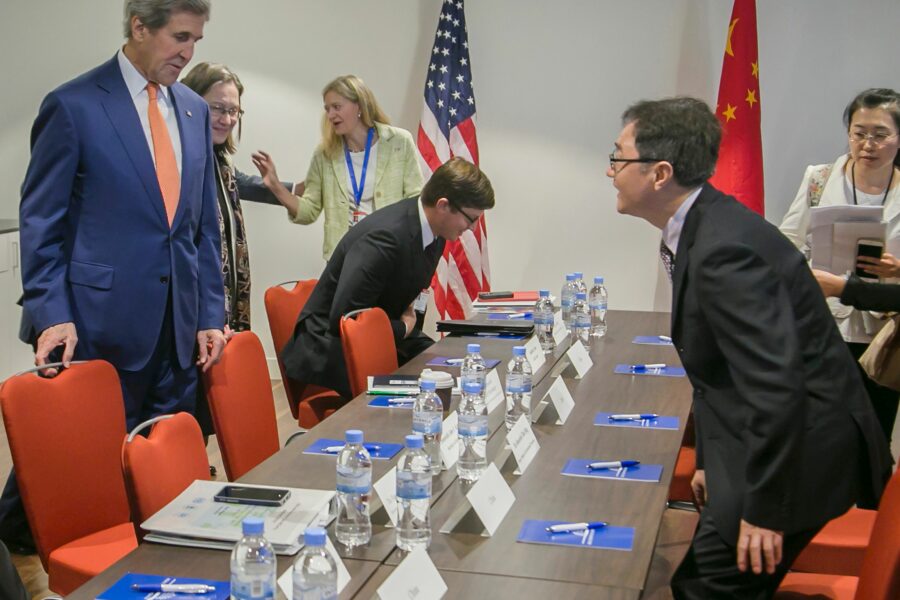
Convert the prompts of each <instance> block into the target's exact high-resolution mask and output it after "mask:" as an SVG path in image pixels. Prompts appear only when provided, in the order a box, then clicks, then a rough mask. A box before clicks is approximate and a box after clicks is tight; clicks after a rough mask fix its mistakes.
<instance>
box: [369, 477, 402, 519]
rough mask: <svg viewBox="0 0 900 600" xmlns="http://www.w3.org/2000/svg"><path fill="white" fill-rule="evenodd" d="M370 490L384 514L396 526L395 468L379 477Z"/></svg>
mask: <svg viewBox="0 0 900 600" xmlns="http://www.w3.org/2000/svg"><path fill="white" fill-rule="evenodd" d="M372 488H373V489H374V490H375V493H376V494H378V498H379V499H380V500H381V504H382V505H383V506H384V510H385V512H387V514H388V517H390V519H391V523H392V524H393V525H394V527H396V526H397V467H391V470H390V471H388V472H387V473H385V474H384V475H382V476H381V479H379V480H378V481H376V482H375V483H374V484H373V485H372Z"/></svg>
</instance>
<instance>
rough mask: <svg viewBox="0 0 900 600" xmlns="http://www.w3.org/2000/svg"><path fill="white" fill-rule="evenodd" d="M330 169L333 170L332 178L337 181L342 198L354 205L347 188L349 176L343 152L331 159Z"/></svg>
mask: <svg viewBox="0 0 900 600" xmlns="http://www.w3.org/2000/svg"><path fill="white" fill-rule="evenodd" d="M331 168H332V169H333V170H334V178H335V179H336V180H337V184H338V187H339V188H341V193H343V194H344V198H345V199H346V200H347V202H353V203H354V204H355V203H356V201H355V200H353V199H352V196H351V195H350V189H349V188H348V187H347V178H348V177H349V176H350V173H349V172H348V171H347V159H345V158H344V152H343V150H341V152H339V153H338V156H337V157H336V158H333V159H331Z"/></svg>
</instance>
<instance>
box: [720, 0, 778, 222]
mask: <svg viewBox="0 0 900 600" xmlns="http://www.w3.org/2000/svg"><path fill="white" fill-rule="evenodd" d="M759 102H760V96H759V53H758V50H757V44H756V0H734V8H733V9H732V11H731V21H729V23H728V40H727V41H726V42H725V60H724V61H723V63H722V79H721V81H720V82H719V101H718V104H717V105H716V117H718V119H719V122H720V123H722V146H721V148H720V149H719V162H718V163H716V172H715V174H714V175H713V177H712V179H711V180H710V182H711V183H712V184H713V185H714V186H716V188H718V189H720V190H721V191H723V192H725V193H726V194H731V195H732V196H734V197H735V198H737V199H738V200H740V201H741V202H742V203H744V204H745V205H747V206H748V207H749V208H751V209H753V210H755V211H756V212H758V213H759V214H761V215H762V214H764V213H765V203H764V202H763V194H764V192H763V163H762V139H761V136H760V130H759V122H760V121H759Z"/></svg>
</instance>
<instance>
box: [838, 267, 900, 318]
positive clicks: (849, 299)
mask: <svg viewBox="0 0 900 600" xmlns="http://www.w3.org/2000/svg"><path fill="white" fill-rule="evenodd" d="M841 304H846V305H847V306H852V307H853V308H858V309H859V310H882V311H898V310H900V285H898V284H896V283H875V282H868V281H863V280H862V279H860V278H859V277H857V276H856V275H851V276H850V278H849V279H848V280H847V285H845V286H844V292H843V293H842V294H841Z"/></svg>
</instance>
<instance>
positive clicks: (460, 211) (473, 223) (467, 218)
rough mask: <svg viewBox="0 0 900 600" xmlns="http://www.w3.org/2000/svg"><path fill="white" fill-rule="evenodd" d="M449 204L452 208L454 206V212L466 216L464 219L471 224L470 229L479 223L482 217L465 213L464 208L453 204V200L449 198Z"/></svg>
mask: <svg viewBox="0 0 900 600" xmlns="http://www.w3.org/2000/svg"><path fill="white" fill-rule="evenodd" d="M447 202H449V203H450V206H452V207H453V208H454V210H456V212H458V213H459V214H461V215H462V216H464V217H465V218H466V221H468V222H469V229H471V228H472V227H474V226H475V224H476V223H477V222H478V219H479V218H480V217H472V216H471V215H470V214H469V213H467V212H466V211H464V210H463V209H462V208H460V207H459V206H457V205H456V203H455V202H453V201H452V200H450V198H447Z"/></svg>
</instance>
